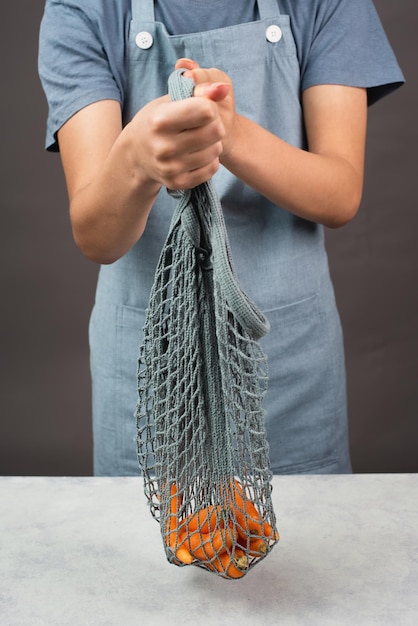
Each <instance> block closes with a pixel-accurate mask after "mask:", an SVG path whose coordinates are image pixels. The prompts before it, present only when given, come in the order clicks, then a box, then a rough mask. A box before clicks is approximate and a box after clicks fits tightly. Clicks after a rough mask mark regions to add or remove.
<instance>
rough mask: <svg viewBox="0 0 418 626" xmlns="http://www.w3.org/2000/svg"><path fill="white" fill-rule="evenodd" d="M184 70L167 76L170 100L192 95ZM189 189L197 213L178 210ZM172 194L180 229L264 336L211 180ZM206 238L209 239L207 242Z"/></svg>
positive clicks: (256, 333) (235, 309)
mask: <svg viewBox="0 0 418 626" xmlns="http://www.w3.org/2000/svg"><path fill="white" fill-rule="evenodd" d="M185 71H186V70H185V69H179V70H175V71H174V72H173V73H172V74H171V75H170V77H169V79H168V92H169V95H170V98H171V100H183V99H185V98H190V97H192V96H193V90H194V87H195V83H194V81H193V80H192V79H191V78H187V77H185V76H184V75H183V74H184V72H185ZM192 193H193V194H195V198H194V200H195V202H194V204H195V206H197V207H198V210H197V214H196V213H191V212H190V211H187V212H183V211H182V209H183V208H184V207H185V206H187V205H188V204H189V199H190V196H191V194H192ZM173 195H176V196H177V197H180V198H181V199H182V201H181V202H180V204H179V207H178V211H177V213H176V215H177V217H180V219H181V221H182V226H183V228H184V230H185V231H186V232H187V233H188V235H189V236H190V238H191V239H192V241H193V242H194V245H195V246H196V248H197V249H198V250H199V251H200V253H201V256H202V262H203V263H205V264H206V267H208V268H211V267H212V265H213V269H214V273H215V275H216V279H217V280H218V282H219V285H220V288H221V291H222V293H223V296H224V297H225V298H226V300H227V301H228V305H229V307H230V308H231V311H232V313H233V314H234V315H235V316H236V318H237V320H238V321H239V322H240V324H241V325H242V327H243V328H244V329H245V330H246V331H247V332H248V334H249V336H250V337H251V338H252V339H254V340H255V341H257V340H258V339H260V338H261V337H264V336H265V335H266V334H267V333H268V332H269V330H270V323H269V321H268V319H267V318H266V317H265V315H264V314H263V313H262V312H261V311H260V309H259V308H258V307H257V306H256V304H255V303H254V302H253V301H252V300H251V298H249V296H248V295H247V294H246V293H245V292H244V290H243V289H242V287H241V286H240V284H239V281H238V279H237V275H236V272H235V270H234V267H233V263H232V255H231V250H230V245H229V241H228V237H227V232H226V226H225V221H224V217H223V212H222V206H221V203H220V200H219V198H218V194H217V192H216V189H215V187H214V184H213V182H212V180H209V181H207V182H205V183H203V184H201V185H199V186H198V187H196V188H195V189H193V190H182V191H179V192H173ZM205 201H206V204H207V203H208V202H209V203H210V206H211V209H212V211H211V216H210V222H208V216H206V215H205V213H204V211H203V210H202V211H199V207H200V206H202V207H203V205H204V203H205ZM202 241H203V242H204V243H206V247H205V246H202ZM208 242H211V245H209V244H208ZM209 258H210V262H209Z"/></svg>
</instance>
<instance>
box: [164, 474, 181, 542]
mask: <svg viewBox="0 0 418 626" xmlns="http://www.w3.org/2000/svg"><path fill="white" fill-rule="evenodd" d="M179 506H180V497H179V496H178V494H177V485H176V483H172V485H171V487H170V513H169V514H168V519H167V522H166V531H165V532H166V543H167V545H169V546H170V548H171V549H173V550H174V548H175V545H176V543H177V527H178V519H177V518H178V512H179Z"/></svg>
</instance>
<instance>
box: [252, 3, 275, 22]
mask: <svg viewBox="0 0 418 626" xmlns="http://www.w3.org/2000/svg"><path fill="white" fill-rule="evenodd" d="M257 4H258V12H259V14H260V20H265V19H267V18H268V17H279V16H280V9H279V3H278V0H258V1H257Z"/></svg>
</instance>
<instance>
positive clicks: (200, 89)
mask: <svg viewBox="0 0 418 626" xmlns="http://www.w3.org/2000/svg"><path fill="white" fill-rule="evenodd" d="M230 90H231V85H229V84H228V83H199V84H198V85H196V87H195V88H194V92H193V95H194V96H195V97H197V98H208V99H209V100H213V101H214V102H220V101H221V100H224V99H225V98H226V97H227V95H228V94H229V92H230Z"/></svg>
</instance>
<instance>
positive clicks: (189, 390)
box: [136, 70, 279, 578]
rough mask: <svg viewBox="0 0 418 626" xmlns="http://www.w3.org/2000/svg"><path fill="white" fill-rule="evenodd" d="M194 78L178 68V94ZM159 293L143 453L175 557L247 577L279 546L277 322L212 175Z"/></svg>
mask: <svg viewBox="0 0 418 626" xmlns="http://www.w3.org/2000/svg"><path fill="white" fill-rule="evenodd" d="M193 87H194V83H193V81H192V80H190V79H187V78H185V77H183V76H182V71H181V70H180V71H177V72H174V73H173V74H172V76H171V77H170V79H169V92H170V96H171V98H172V99H173V100H178V99H181V98H185V97H190V96H191V95H192V94H193ZM170 193H172V194H173V195H175V197H177V198H178V205H177V208H176V211H175V213H174V215H173V219H172V223H171V226H170V231H169V234H168V237H167V240H166V242H165V245H164V247H163V250H162V252H161V256H160V259H159V262H158V266H157V270H156V275H155V279H154V284H153V287H152V290H151V294H150V301H149V305H148V309H147V316H146V322H145V327H144V339H143V343H142V346H141V350H140V356H139V367H138V392H139V397H138V406H137V411H136V419H137V449H138V460H139V464H140V467H141V469H142V472H143V476H144V488H145V494H146V497H147V499H148V503H149V505H150V510H151V513H152V515H153V516H154V517H155V519H156V520H157V521H158V522H159V524H160V529H161V534H162V540H163V545H164V548H165V552H166V555H167V558H168V560H169V561H170V562H172V563H174V564H176V565H196V566H198V567H202V568H205V569H207V570H209V571H213V572H215V573H217V574H219V575H220V576H223V577H225V578H239V577H242V576H243V575H245V574H246V573H247V572H248V571H249V569H251V568H252V567H253V566H254V565H255V564H256V563H257V562H259V561H260V560H261V559H262V558H264V557H265V556H266V555H267V554H268V553H269V551H270V550H271V548H272V547H273V546H274V545H275V543H276V542H277V541H278V539H279V536H278V532H277V529H276V521H275V515H274V510H273V506H272V501H271V482H270V481H271V470H270V465H269V450H268V444H267V440H266V433H265V427H264V411H263V406H262V403H263V397H264V394H265V391H266V387H267V362H266V357H265V355H264V353H263V351H262V350H261V348H260V346H259V343H258V340H259V339H260V338H261V337H262V336H263V335H265V334H266V333H267V332H268V330H269V324H268V321H267V320H266V318H265V317H264V316H263V314H262V313H261V312H260V311H259V310H258V309H257V307H256V306H255V304H254V303H253V302H252V301H251V300H250V299H249V298H248V297H247V295H246V294H245V293H244V291H243V290H242V289H241V287H240V285H239V283H238V280H237V277H236V274H235V271H234V268H233V265H232V259H231V253H230V248H229V243H228V238H227V234H226V229H225V224H224V219H223V213H222V208H221V205H220V202H219V200H218V197H217V194H216V192H215V189H214V186H213V183H212V182H211V181H209V182H207V183H205V184H202V185H199V186H198V187H196V188H194V189H192V190H187V191H180V192H170Z"/></svg>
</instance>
